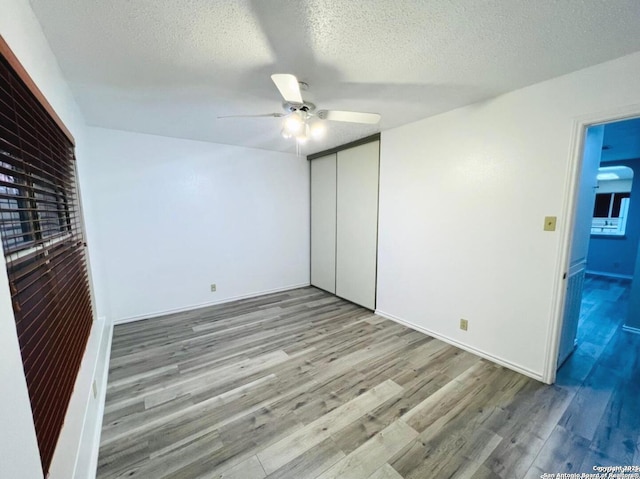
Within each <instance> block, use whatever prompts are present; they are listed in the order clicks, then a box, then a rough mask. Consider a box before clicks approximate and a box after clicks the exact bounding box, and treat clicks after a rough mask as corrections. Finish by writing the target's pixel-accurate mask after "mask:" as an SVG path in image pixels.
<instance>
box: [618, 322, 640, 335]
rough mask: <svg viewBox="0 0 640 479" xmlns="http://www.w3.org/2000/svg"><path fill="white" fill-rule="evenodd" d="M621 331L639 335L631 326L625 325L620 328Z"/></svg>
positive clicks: (638, 331) (639, 331)
mask: <svg viewBox="0 0 640 479" xmlns="http://www.w3.org/2000/svg"><path fill="white" fill-rule="evenodd" d="M622 330H623V331H626V332H627V333H632V334H640V329H638V328H634V327H633V326H627V325H626V324H625V325H623V326H622Z"/></svg>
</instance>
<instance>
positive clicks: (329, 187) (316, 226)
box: [311, 153, 336, 294]
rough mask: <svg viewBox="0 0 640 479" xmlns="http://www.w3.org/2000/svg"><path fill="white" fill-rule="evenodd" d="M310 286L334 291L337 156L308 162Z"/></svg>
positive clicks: (332, 155)
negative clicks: (309, 172) (309, 188)
mask: <svg viewBox="0 0 640 479" xmlns="http://www.w3.org/2000/svg"><path fill="white" fill-rule="evenodd" d="M311 284H312V285H314V286H317V287H318V288H322V289H324V290H326V291H329V292H330V293H334V294H335V292H336V154H335V153H333V154H331V155H327V156H323V157H322V158H317V159H315V160H311Z"/></svg>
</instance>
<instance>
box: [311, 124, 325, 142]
mask: <svg viewBox="0 0 640 479" xmlns="http://www.w3.org/2000/svg"><path fill="white" fill-rule="evenodd" d="M326 133H327V127H326V126H325V124H324V122H322V121H316V122H315V123H314V124H313V125H311V137H312V138H313V139H314V140H321V139H322V138H324V135H325V134H326Z"/></svg>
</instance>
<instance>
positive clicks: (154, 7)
mask: <svg viewBox="0 0 640 479" xmlns="http://www.w3.org/2000/svg"><path fill="white" fill-rule="evenodd" d="M31 4H32V6H33V8H34V11H35V12H36V15H37V16H38V18H39V20H40V22H41V24H42V26H43V29H44V32H45V35H46V36H47V38H48V40H49V42H50V44H51V47H52V49H53V51H54V53H55V54H56V56H57V58H58V61H59V63H60V66H61V68H62V71H63V73H64V74H65V76H66V78H67V80H68V81H69V83H70V85H71V88H72V90H73V93H74V94H75V96H76V99H77V101H78V103H79V105H80V108H81V109H82V111H83V113H84V115H85V118H86V120H87V122H88V123H89V124H90V125H96V126H103V127H108V128H116V129H123V130H132V131H138V132H144V133H152V134H158V135H165V136H175V137H180V138H191V139H197V140H205V141H213V142H218V143H228V144H234V145H240V146H248V147H257V148H265V149H270V150H278V151H295V148H294V143H293V141H292V140H284V139H282V138H281V137H280V134H279V132H280V122H281V120H278V119H274V118H258V119H227V120H218V119H217V117H218V116H220V115H231V114H245V113H246V114H252V113H270V112H280V111H281V106H280V97H279V94H278V91H277V90H276V88H275V86H274V85H273V84H272V82H271V80H270V75H271V74H272V73H293V74H295V75H297V76H298V78H299V79H300V80H302V81H305V82H307V83H308V84H309V85H310V88H309V90H308V91H307V92H305V94H304V96H305V99H308V100H310V101H313V102H315V103H316V104H317V105H318V107H319V108H322V109H341V110H358V111H371V112H378V113H381V114H382V121H381V123H380V125H376V126H374V127H371V126H362V125H355V124H346V123H336V122H330V124H329V128H328V135H327V138H326V139H325V140H324V141H322V142H314V143H311V142H310V143H308V144H307V146H306V147H305V151H304V153H314V152H317V151H320V150H323V149H326V148H329V147H333V146H337V145H339V144H343V143H346V142H348V141H351V140H354V139H357V138H361V137H364V136H367V135H368V134H371V133H374V132H376V131H380V130H385V129H389V128H392V127H395V126H399V125H402V124H404V123H408V122H411V121H414V120H417V119H420V118H424V117H427V116H430V115H434V114H436V113H440V112H443V111H447V110H450V109H453V108H456V107H459V106H462V105H466V104H469V103H473V102H476V101H480V100H483V99H486V98H489V97H492V96H495V95H497V94H499V93H503V92H507V91H510V90H514V89H517V88H520V87H523V86H526V85H530V84H533V83H536V82H539V81H542V80H545V79H549V78H552V77H555V76H558V75H561V74H564V73H568V72H571V71H575V70H578V69H580V68H584V67H586V66H590V65H594V64H597V63H601V62H603V61H606V60H610V59H613V58H617V57H620V56H623V55H626V54H629V53H632V52H635V51H638V50H640V28H638V25H639V24H640V2H639V1H638V0H610V1H602V0H562V1H559V0H534V1H532V0H422V1H419V0H304V1H303V0H252V1H249V0H245V1H243V0H238V1H231V0H222V1H220V0H135V1H132V0H101V1H100V0H56V1H55V2H54V1H51V0H31Z"/></svg>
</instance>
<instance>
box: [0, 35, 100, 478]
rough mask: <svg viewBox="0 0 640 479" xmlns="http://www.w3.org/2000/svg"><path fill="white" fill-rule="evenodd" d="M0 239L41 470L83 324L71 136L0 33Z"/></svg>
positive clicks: (87, 310)
mask: <svg viewBox="0 0 640 479" xmlns="http://www.w3.org/2000/svg"><path fill="white" fill-rule="evenodd" d="M0 50H1V51H0V53H2V54H1V55H0V238H1V240H2V248H3V251H4V255H5V259H6V263H7V271H8V276H9V284H10V288H11V296H12V300H13V310H14V313H15V319H16V329H17V332H18V340H19V344H20V352H21V354H22V362H23V366H24V373H25V377H26V380H27V388H28V391H29V398H30V401H31V410H32V413H33V420H34V425H35V430H36V436H37V439H38V446H39V450H40V458H41V461H42V467H43V470H44V472H45V474H47V472H48V470H49V466H50V464H51V459H52V457H53V453H54V450H55V446H56V443H57V441H58V437H59V435H60V431H61V429H62V425H63V422H64V417H65V414H66V411H67V407H68V405H69V400H70V398H71V394H72V392H73V387H74V384H75V379H76V377H77V374H78V370H79V369H80V363H81V361H82V357H83V355H84V351H85V348H86V344H87V340H88V338H89V332H90V329H91V323H92V318H93V314H92V310H91V299H90V292H89V284H88V279H87V268H86V260H85V251H84V250H85V244H84V239H83V231H82V218H81V212H80V208H79V198H78V191H77V188H76V175H75V158H74V144H73V138H72V137H71V136H70V134H69V133H68V131H67V130H66V129H65V128H64V126H63V125H62V124H61V122H60V120H59V118H57V116H56V115H55V112H53V111H52V109H51V107H50V105H49V104H48V103H46V100H44V99H43V97H42V94H41V93H40V91H39V90H37V88H36V87H35V85H34V84H33V82H32V81H31V79H30V78H28V76H27V75H26V73H25V72H24V69H22V67H21V65H20V64H19V63H18V62H17V60H16V59H15V56H13V54H12V53H11V51H10V50H9V49H8V47H7V46H6V43H4V41H3V40H2V38H1V37H0Z"/></svg>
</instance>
